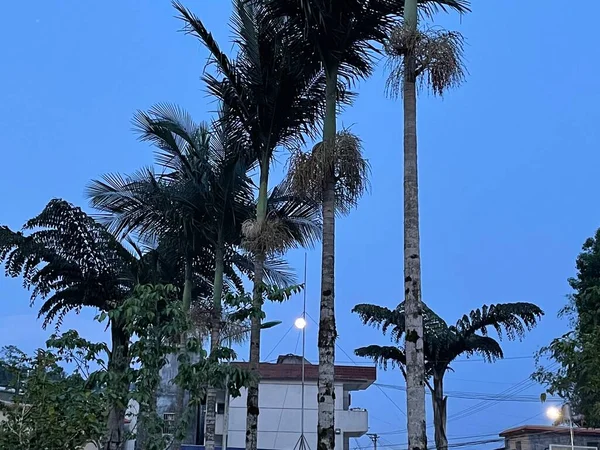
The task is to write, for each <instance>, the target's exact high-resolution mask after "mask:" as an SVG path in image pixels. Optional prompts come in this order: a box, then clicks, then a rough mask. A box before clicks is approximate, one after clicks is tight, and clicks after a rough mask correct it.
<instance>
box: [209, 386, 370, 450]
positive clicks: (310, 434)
mask: <svg viewBox="0 0 600 450" xmlns="http://www.w3.org/2000/svg"><path fill="white" fill-rule="evenodd" d="M301 392H302V386H301V384H300V383H292V382H286V383H285V384H284V383H282V382H279V383H277V382H261V383H260V396H259V409H260V415H259V419H258V420H259V421H258V447H259V448H265V449H290V450H291V449H293V448H294V446H295V445H296V443H297V442H298V439H299V438H300V429H301V399H302V394H301ZM335 397H336V400H335V403H336V411H339V412H336V424H335V427H336V428H340V429H341V430H342V432H343V430H344V429H345V425H348V424H346V423H344V421H345V420H346V419H347V417H348V413H343V412H342V411H343V386H342V385H341V384H336V386H335ZM304 401H305V405H304V435H305V437H306V440H307V442H308V445H309V447H310V448H311V449H313V450H314V449H316V448H317V434H316V429H317V384H316V382H308V383H306V384H305V392H304ZM353 426H355V427H356V420H353ZM366 426H367V418H366V413H365V414H364V427H365V428H364V430H365V431H366ZM228 428H229V434H228V447H240V448H244V447H245V438H246V391H243V392H242V396H241V397H238V398H235V399H232V400H231V403H230V409H229V427H228ZM217 433H219V434H220V433H222V429H217ZM335 445H336V448H338V449H343V448H344V446H343V434H339V435H336V444H335Z"/></svg>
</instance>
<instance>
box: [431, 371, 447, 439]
mask: <svg viewBox="0 0 600 450" xmlns="http://www.w3.org/2000/svg"><path fill="white" fill-rule="evenodd" d="M431 400H432V403H433V424H434V427H435V447H436V448H437V450H448V437H447V436H446V417H447V415H446V402H447V400H448V399H447V398H446V397H445V396H444V372H442V373H437V372H434V374H433V389H432V391H431Z"/></svg>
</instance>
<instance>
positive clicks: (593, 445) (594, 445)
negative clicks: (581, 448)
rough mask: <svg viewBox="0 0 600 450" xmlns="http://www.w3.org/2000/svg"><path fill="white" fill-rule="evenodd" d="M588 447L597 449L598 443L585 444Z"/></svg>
mask: <svg viewBox="0 0 600 450" xmlns="http://www.w3.org/2000/svg"><path fill="white" fill-rule="evenodd" d="M587 446H588V447H596V448H598V441H591V442H588V443H587Z"/></svg>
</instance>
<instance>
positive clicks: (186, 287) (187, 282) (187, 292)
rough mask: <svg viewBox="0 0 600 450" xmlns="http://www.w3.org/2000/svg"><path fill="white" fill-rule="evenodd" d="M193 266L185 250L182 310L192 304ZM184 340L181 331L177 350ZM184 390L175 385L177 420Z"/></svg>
mask: <svg viewBox="0 0 600 450" xmlns="http://www.w3.org/2000/svg"><path fill="white" fill-rule="evenodd" d="M192 274H193V268H192V257H191V255H190V253H189V250H188V251H186V255H185V275H184V277H185V278H184V284H183V295H182V303H183V304H182V308H183V310H184V311H186V312H187V311H189V310H190V306H191V304H192V289H193V279H192ZM186 341H187V333H185V332H183V333H181V336H180V342H179V352H180V353H185V352H186ZM184 401H185V390H184V389H183V388H182V387H181V386H177V390H176V394H175V417H176V418H177V419H178V420H181V419H182V418H183V416H184V412H185V404H184ZM180 448H181V441H180V440H179V439H175V440H174V442H173V445H172V449H173V450H179V449H180Z"/></svg>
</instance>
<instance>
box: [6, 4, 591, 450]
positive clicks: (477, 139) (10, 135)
mask: <svg viewBox="0 0 600 450" xmlns="http://www.w3.org/2000/svg"><path fill="white" fill-rule="evenodd" d="M474 3H475V4H474V5H473V10H474V11H473V13H472V14H470V15H468V16H465V17H463V18H462V21H461V20H459V19H458V18H457V17H448V16H440V17H438V18H437V20H436V22H437V23H438V24H442V25H444V26H446V27H449V28H452V29H457V30H459V31H461V32H462V33H463V34H464V35H465V37H466V39H467V46H466V49H465V50H466V62H467V65H468V69H469V72H470V75H469V76H468V79H467V83H466V84H465V85H464V86H463V87H461V88H460V89H458V90H456V91H453V92H450V93H449V94H448V95H447V96H446V97H445V98H444V100H440V99H436V98H432V97H430V96H428V95H427V94H423V95H421V97H420V101H419V124H418V129H419V152H420V160H419V163H420V186H421V191H420V194H421V195H420V198H421V236H422V252H423V255H422V256H423V259H422V260H423V293H424V299H425V301H426V302H427V303H428V305H429V306H430V307H432V308H433V309H434V310H436V311H437V312H438V313H439V314H440V315H442V316H443V317H444V318H446V319H447V320H448V321H449V322H454V321H455V320H456V319H458V318H459V317H460V316H462V314H464V313H466V312H468V311H470V310H471V309H472V308H475V307H479V306H480V305H482V304H484V303H488V304H489V303H495V302H513V301H530V302H534V303H537V304H538V305H540V306H542V307H543V309H544V310H545V311H546V313H547V315H546V317H545V318H544V320H543V321H542V324H541V325H540V326H539V328H538V329H536V330H535V331H534V332H532V333H531V334H529V335H528V336H527V338H526V339H525V340H524V341H523V342H522V343H511V342H505V343H504V349H505V354H506V356H507V357H508V358H507V359H506V360H505V361H500V362H498V363H496V364H494V365H489V364H485V363H483V362H481V361H479V358H474V359H473V360H472V361H469V362H457V363H456V364H454V369H455V372H454V373H450V374H448V376H447V389H449V390H452V391H468V392H471V393H473V392H474V393H483V392H487V393H499V392H501V391H504V390H506V389H509V388H514V389H515V390H519V389H523V390H522V391H521V390H519V394H527V395H531V396H537V395H538V394H539V393H540V392H541V388H540V387H539V386H535V385H533V383H522V384H520V385H517V383H519V382H521V381H523V380H525V379H526V378H527V377H528V376H529V375H530V374H531V372H532V371H533V368H534V361H533V358H532V355H533V353H534V351H535V350H536V349H537V348H539V347H540V346H541V345H544V344H546V343H548V342H549V341H550V339H551V338H553V337H555V336H557V335H559V334H561V333H562V332H563V331H564V330H565V324H564V323H563V322H561V321H559V320H558V319H556V312H557V311H558V309H559V308H560V307H561V306H563V304H564V303H565V295H566V294H567V293H568V292H569V288H568V285H567V282H566V279H567V278H568V277H569V276H572V275H573V274H574V260H575V257H576V255H577V254H578V252H579V249H580V247H581V244H582V243H583V241H584V240H585V239H586V238H587V237H588V236H590V235H592V234H593V233H594V231H595V230H596V228H597V227H599V226H600V209H599V208H598V204H597V189H596V180H597V178H596V177H597V173H598V167H599V163H600V156H599V154H598V152H597V149H598V143H599V141H600V136H599V134H598V127H597V123H598V121H599V120H600V115H599V113H598V108H597V105H598V104H599V103H600V94H599V91H598V88H597V72H598V68H599V67H598V61H597V58H596V56H595V55H597V51H596V50H594V49H595V48H596V43H597V35H596V32H595V28H596V26H597V23H596V22H597V17H598V15H599V14H600V3H598V2H593V1H587V2H583V3H581V2H580V3H579V4H578V6H580V8H565V7H564V2H558V1H554V0H551V1H547V2H539V1H538V2H536V1H528V2H523V1H517V0H502V1H501V0H487V1H476V2H474ZM187 5H188V6H189V7H190V8H191V9H193V10H194V11H195V12H196V13H197V14H198V15H199V16H200V17H201V18H202V19H203V20H205V22H206V24H207V26H208V28H210V30H212V31H213V32H214V34H215V36H216V38H217V39H218V40H219V41H220V42H221V43H222V45H223V47H224V48H225V49H228V50H229V49H230V45H229V44H228V37H229V34H230V32H229V28H228V26H227V20H228V16H229V10H230V5H229V2H228V1H226V0H202V1H200V0H188V1H187ZM581 6H584V8H581ZM180 27H181V24H180V23H179V22H178V21H177V20H176V19H175V18H174V11H173V9H172V8H171V6H170V2H169V1H167V0H155V1H152V2H143V1H140V0H138V1H135V0H120V1H116V0H109V1H104V2H83V1H79V0H77V1H76V0H63V1H61V2H49V1H42V0H30V1H27V2H5V3H4V4H3V5H2V9H1V12H0V42H2V44H1V45H0V61H2V63H1V64H2V70H0V136H2V139H1V141H0V149H1V162H2V172H1V173H2V175H1V176H0V200H1V205H0V224H7V225H9V226H11V227H12V228H18V227H20V226H21V225H22V224H23V223H24V222H25V221H26V220H27V219H28V218H30V217H32V216H34V215H35V214H37V213H38V212H39V211H40V210H41V209H42V208H43V206H44V205H45V204H46V203H47V202H48V200H50V199H51V198H52V197H62V198H64V199H66V200H69V201H71V202H73V203H76V204H78V205H81V206H87V205H86V200H85V198H84V196H83V188H84V186H85V185H86V183H87V182H88V181H89V180H90V179H91V178H95V177H98V176H100V175H101V174H103V173H106V172H111V171H116V172H125V173H127V172H131V171H133V170H135V169H137V168H138V167H140V166H142V165H145V164H148V163H149V162H150V161H151V159H152V152H151V149H150V148H148V146H147V145H145V144H141V143H139V142H137V141H136V137H135V136H134V135H133V133H132V132H131V123H130V120H131V117H132V115H133V113H134V112H135V111H136V110H137V109H146V108H148V107H150V106H151V105H152V104H154V103H157V102H164V101H167V102H174V103H177V104H179V105H181V106H183V107H185V108H187V109H188V110H189V111H190V112H192V113H193V115H194V117H195V118H196V119H197V120H207V119H210V117H211V116H212V111H214V109H215V104H214V102H213V101H212V100H211V99H210V98H208V97H207V95H206V93H205V91H204V87H203V85H202V83H201V82H200V80H199V77H200V74H201V72H202V70H203V68H204V64H205V62H206V52H205V51H204V50H203V49H202V48H201V46H200V44H199V43H198V42H196V41H195V40H194V39H193V38H192V37H189V36H185V35H184V34H182V33H179V32H178V30H179V29H180ZM384 83H385V71H384V70H383V69H380V70H378V71H377V72H376V74H375V75H374V76H373V77H372V78H371V79H370V80H368V81H366V82H363V83H361V84H360V85H359V91H360V96H359V98H358V100H357V102H356V104H355V106H354V107H353V108H351V109H349V110H348V111H347V112H346V113H345V114H344V116H343V117H342V119H341V121H340V124H342V125H352V129H353V131H354V132H355V133H357V134H359V135H360V136H361V137H362V139H363V140H364V145H365V151H366V155H367V157H368V158H369V160H370V162H371V165H372V192H371V194H370V195H369V196H367V197H365V198H364V199H363V200H362V201H361V204H360V207H359V208H358V210H356V211H355V212H353V213H352V214H351V215H350V216H349V217H347V218H344V219H342V220H340V221H339V222H338V226H337V232H338V234H337V259H336V262H337V266H336V270H337V272H336V273H337V284H336V301H337V305H336V308H337V319H338V329H339V335H340V337H339V341H338V344H339V346H340V348H341V349H343V350H344V351H345V352H347V353H348V355H349V356H348V355H346V354H344V353H343V352H342V351H341V350H339V349H338V352H337V359H338V360H339V362H340V363H342V362H344V363H348V364H352V362H350V357H351V358H352V359H353V360H355V361H357V360H358V358H355V357H353V356H352V351H353V349H354V348H356V347H358V346H361V345H367V344H371V343H380V344H385V343H387V342H388V341H387V339H386V338H383V337H381V336H380V335H379V333H378V332H376V331H374V330H370V329H365V328H361V327H360V326H359V321H358V320H357V318H356V317H354V316H353V315H352V314H351V313H350V309H351V308H352V306H353V305H355V304H356V303H363V302H372V303H379V304H382V305H387V306H390V307H394V306H395V305H396V304H397V303H399V301H400V300H401V293H402V291H403V289H402V279H403V277H402V178H401V176H402V156H401V154H402V146H401V143H402V139H401V133H402V128H401V123H402V115H401V105H400V103H398V102H394V101H391V100H388V99H386V98H385V96H384V92H383V91H384ZM279 159H280V161H285V154H281V155H280V157H279ZM290 261H291V263H292V264H293V265H294V266H295V267H296V268H297V269H298V270H299V272H300V273H301V272H302V261H303V253H302V252H293V253H292V254H291V255H290ZM308 261H309V268H308V274H309V276H308V291H307V292H308V304H309V307H308V313H309V314H310V315H311V316H312V317H314V318H315V319H318V301H319V297H318V293H319V286H318V284H319V272H320V271H319V264H320V252H319V250H313V251H311V252H310V253H309V257H308ZM28 298H29V297H28V293H27V292H26V291H24V290H23V289H22V287H21V282H20V280H8V279H6V278H0V301H1V302H2V315H0V345H6V344H15V345H18V346H20V347H21V348H23V349H24V350H32V349H34V348H35V347H38V346H41V345H43V343H44V340H45V337H46V336H47V335H48V333H49V332H47V331H46V332H44V331H42V330H41V327H40V322H39V321H37V320H36V310H35V309H31V308H30V307H29V302H28ZM301 308H302V307H301V299H300V298H296V299H294V300H292V301H291V302H290V303H289V304H287V305H285V306H283V307H277V308H274V307H271V308H270V309H269V317H270V318H271V319H273V320H274V319H279V320H283V321H284V324H283V325H281V326H279V327H278V328H274V329H272V330H269V331H267V332H265V333H264V338H263V355H262V356H263V358H267V356H268V358H267V359H273V358H275V357H276V356H277V354H280V353H289V352H294V351H299V347H298V346H297V343H298V333H297V332H296V331H295V330H292V331H290V332H289V333H288V334H287V335H286V332H288V331H289V327H290V326H291V324H292V323H293V319H294V317H296V316H297V315H298V314H299V313H300V312H301ZM91 317H93V313H92V312H90V311H86V312H84V313H82V314H81V315H79V316H75V315H73V316H70V318H69V320H67V321H66V323H65V329H66V328H68V327H77V328H78V329H79V330H80V331H82V333H83V334H84V335H86V336H87V337H90V338H97V339H102V338H103V336H104V335H103V330H102V327H101V326H98V325H97V324H94V323H93V322H92V321H91ZM284 336H285V337H284ZM282 338H283V339H282ZM280 340H281V342H280V344H279V345H278V346H277V348H275V346H276V344H277V343H278V342H279V341H280ZM307 346H308V347H307V353H308V358H309V359H311V360H316V359H317V349H316V326H315V324H314V323H311V322H310V321H309V327H308V341H307ZM244 356H246V351H245V350H242V351H240V357H244ZM511 358H512V359H511ZM360 363H361V364H364V361H361V362H360ZM378 377H379V380H378V381H379V383H382V384H387V385H398V386H403V384H404V382H403V379H402V376H401V374H400V373H399V372H397V371H390V372H384V371H379V374H378ZM515 385H516V386H517V387H516V388H515ZM386 395H387V397H386ZM388 397H389V398H388ZM390 399H391V400H390ZM353 403H354V406H362V407H367V408H368V409H369V411H370V427H371V431H372V432H377V433H380V434H381V436H382V439H383V440H382V441H381V444H382V445H384V446H388V448H403V447H404V446H405V442H406V434H405V433H403V432H402V430H404V429H405V428H406V426H405V425H406V421H405V417H404V413H403V412H402V411H404V410H405V398H404V395H403V393H402V392H400V391H398V390H394V389H389V388H377V387H372V388H371V389H370V390H369V391H368V392H366V393H363V394H357V395H354V396H353ZM394 403H395V404H396V405H397V406H395V405H394ZM477 404H478V400H468V399H458V398H452V396H451V397H450V400H449V418H450V422H449V427H448V435H449V437H450V442H451V443H452V442H459V441H470V440H478V439H489V438H494V437H497V433H498V432H499V431H501V430H502V429H504V428H507V427H510V426H513V425H516V424H521V423H546V422H547V420H546V419H545V418H544V416H543V414H541V413H542V412H543V406H542V405H541V404H539V403H536V402H529V403H525V402H499V403H492V402H487V403H486V404H485V408H484V409H482V410H478V409H475V406H476V405H477ZM464 410H466V411H467V412H464ZM461 412H462V414H461V415H458V414H459V413H461ZM536 415H537V416H536ZM430 418H431V415H430ZM359 442H360V445H361V446H362V447H363V448H365V447H366V446H367V445H368V443H369V441H368V439H367V438H363V439H361V440H359ZM355 444H357V443H356V442H353V445H355ZM494 445H495V446H496V447H497V446H498V444H492V446H494Z"/></svg>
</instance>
